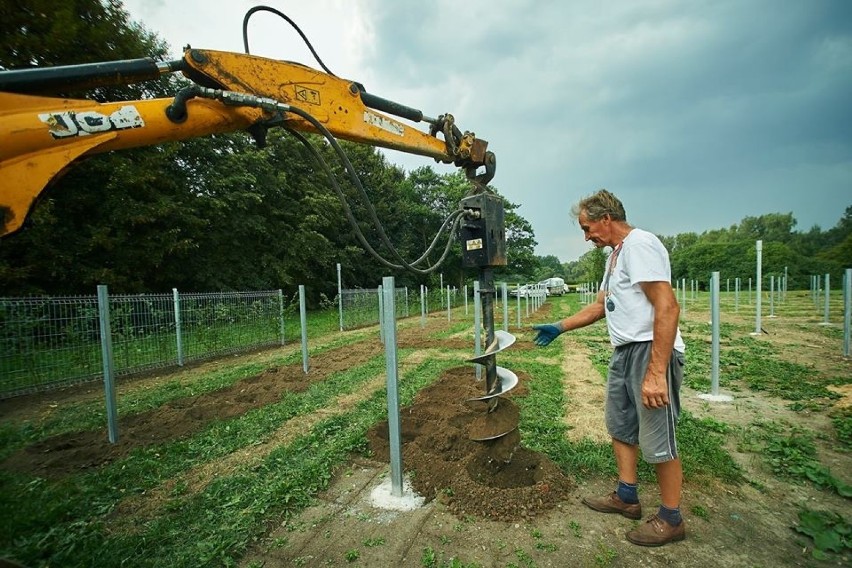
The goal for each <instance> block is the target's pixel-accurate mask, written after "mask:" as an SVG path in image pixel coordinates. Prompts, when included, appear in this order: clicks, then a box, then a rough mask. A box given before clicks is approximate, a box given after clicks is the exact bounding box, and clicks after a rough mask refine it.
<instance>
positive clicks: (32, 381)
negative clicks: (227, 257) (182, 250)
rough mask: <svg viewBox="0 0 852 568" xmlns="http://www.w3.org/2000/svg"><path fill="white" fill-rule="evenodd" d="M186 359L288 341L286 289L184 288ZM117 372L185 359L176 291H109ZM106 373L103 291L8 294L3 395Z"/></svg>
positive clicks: (0, 306)
mask: <svg viewBox="0 0 852 568" xmlns="http://www.w3.org/2000/svg"><path fill="white" fill-rule="evenodd" d="M178 304H179V306H180V308H179V309H180V324H181V325H180V332H181V337H180V340H181V341H180V343H181V345H182V355H183V360H182V361H181V362H186V361H198V360H201V359H206V358H210V357H215V356H220V355H227V354H231V353H236V352H240V351H246V350H249V349H257V348H263V347H269V346H272V345H278V344H281V343H283V338H282V336H281V330H282V329H283V321H282V317H283V315H282V312H283V310H282V306H281V298H280V293H279V292H278V291H267V292H229V293H204V294H180V295H178ZM109 312H110V328H111V332H112V351H113V359H114V361H113V368H114V369H115V374H116V376H122V375H128V374H132V373H138V372H141V371H146V370H150V369H155V368H160V367H170V366H174V365H177V364H178V363H179V361H178V348H177V345H178V336H177V332H178V328H177V326H176V323H175V301H174V296H173V295H172V294H144V295H116V296H110V297H109ZM102 377H103V360H102V356H101V348H100V335H99V325H98V302H97V297H95V296H91V297H89V296H81V297H47V298H0V399H2V398H8V397H11V396H18V395H22V394H29V393H33V392H39V391H44V390H48V389H51V388H58V387H64V386H69V385H72V384H77V383H82V382H88V381H93V380H97V379H100V378H102Z"/></svg>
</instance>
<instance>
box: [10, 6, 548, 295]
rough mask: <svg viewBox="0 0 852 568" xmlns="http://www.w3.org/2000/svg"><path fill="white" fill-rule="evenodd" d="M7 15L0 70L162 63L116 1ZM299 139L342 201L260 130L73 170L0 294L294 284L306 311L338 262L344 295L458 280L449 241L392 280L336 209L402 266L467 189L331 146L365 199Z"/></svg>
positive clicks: (170, 86)
mask: <svg viewBox="0 0 852 568" xmlns="http://www.w3.org/2000/svg"><path fill="white" fill-rule="evenodd" d="M22 4H23V6H22V8H21V9H20V10H19V9H17V8H16V9H12V10H8V9H6V8H4V9H3V13H2V15H3V16H4V18H2V19H0V20H2V21H0V30H2V34H0V35H2V39H0V41H2V42H3V44H5V45H4V46H3V47H4V48H5V49H3V50H2V52H0V58H2V59H0V64H2V65H3V66H4V67H6V68H16V69H20V68H26V67H34V66H51V65H64V64H79V63H87V62H99V61H113V60H119V59H129V58H137V57H142V56H148V57H152V58H154V59H158V60H161V59H164V58H165V56H166V53H167V47H166V46H165V45H164V44H163V42H162V41H161V40H159V38H158V37H157V36H156V34H154V33H151V32H149V31H147V30H145V29H144V28H142V27H140V26H138V25H136V24H135V23H133V22H131V21H129V19H128V15H127V13H126V12H125V11H124V9H123V7H122V5H121V3H120V2H115V1H111V2H100V1H98V0H77V1H75V2H69V3H62V4H59V5H54V4H50V3H44V2H38V1H31V2H26V1H25V2H23V3H22ZM16 6H17V5H16ZM7 11H8V13H6V12H7ZM5 16H8V18H5ZM180 86H181V85H180V79H178V78H174V77H170V78H164V79H162V80H159V81H154V82H146V83H144V84H140V85H128V86H119V87H109V88H99V89H97V90H94V91H87V92H84V93H74V92H68V93H60V95H62V96H68V97H78V98H79V97H86V98H91V99H94V100H99V101H105V100H135V99H139V98H151V97H168V96H171V95H173V94H174V93H176V92H177V90H178V89H179V88H180ZM306 138H307V140H308V142H310V143H311V145H312V146H313V148H314V149H315V150H316V151H317V152H318V153H319V155H320V156H322V158H323V159H324V160H325V162H326V163H327V164H329V165H330V166H331V170H332V172H333V174H334V176H335V179H336V180H337V181H338V183H339V185H340V188H341V190H342V194H343V196H344V198H345V201H346V204H344V202H343V200H342V199H340V198H339V196H338V195H337V194H336V193H335V192H334V191H333V190H332V185H331V183H330V181H329V178H328V176H327V174H326V171H325V170H324V169H323V167H321V165H320V163H319V162H318V161H317V160H316V159H315V157H314V155H313V154H312V153H311V152H310V150H309V149H308V148H306V147H305V145H303V143H302V142H301V141H300V140H297V139H296V138H295V137H294V136H292V135H291V134H290V133H289V132H287V131H285V130H283V129H274V130H270V131H269V132H268V135H267V137H266V141H265V145H264V147H262V148H260V147H258V145H257V144H255V142H254V141H253V139H252V138H251V137H250V136H249V135H248V134H246V133H243V132H234V133H228V134H221V135H215V136H210V137H204V138H197V139H192V140H188V141H184V142H174V143H166V144H162V145H158V146H156V147H148V148H139V149H134V150H127V151H121V152H112V153H109V154H106V155H99V156H94V157H91V158H89V159H88V160H86V161H85V162H83V163H79V164H76V165H75V166H73V167H72V168H70V169H69V170H68V171H67V172H66V173H65V175H64V176H63V177H62V178H61V179H60V180H58V181H57V182H56V183H55V184H54V185H53V187H51V188H50V189H49V190H48V191H47V192H46V193H45V194H44V195H43V198H42V199H41V200H40V203H39V204H38V205H37V207H36V208H35V209H34V211H33V213H32V214H31V216H30V218H29V220H28V221H27V223H26V225H25V227H24V229H23V230H22V231H20V232H19V233H17V234H15V235H13V236H11V237H8V238H6V239H4V240H3V242H2V243H0V289H2V291H3V292H2V293H3V294H4V295H44V294H47V295H58V294H62V295H67V294H91V293H92V291H93V290H94V289H95V287H96V285H98V284H106V285H108V286H109V287H110V290H111V291H113V292H115V293H138V292H164V291H169V290H171V289H172V288H178V289H180V290H184V291H218V290H259V289H277V288H282V289H284V290H285V291H287V292H288V293H290V292H292V291H294V290H295V289H296V287H297V286H298V285H299V284H307V285H309V288H310V291H309V295H311V296H312V297H311V298H310V299H311V300H316V299H317V297H319V296H321V295H323V294H325V295H333V294H334V293H335V292H336V288H337V272H336V264H338V263H339V264H340V265H341V266H342V279H343V282H344V285H345V286H346V287H375V286H376V285H377V284H378V283H379V282H380V281H381V277H382V276H383V275H389V274H393V275H394V276H396V277H397V282H398V284H399V285H400V286H411V287H417V286H418V285H419V284H426V285H429V286H432V287H437V285H438V282H439V280H443V281H444V282H445V283H448V284H452V285H461V284H462V283H463V282H464V280H465V276H466V275H465V274H464V273H463V271H462V268H461V249H460V247H459V246H458V244H455V245H454V246H453V247H452V249H451V251H450V254H449V255H448V257H447V258H446V260H445V262H444V263H443V264H442V265H441V266H440V268H438V269H437V270H436V271H435V272H434V274H433V275H431V276H418V275H415V274H412V273H407V272H400V271H397V272H396V273H395V274H394V272H393V271H392V270H389V269H388V268H387V267H385V266H384V265H382V264H381V263H380V262H379V261H378V260H377V259H376V258H374V257H373V256H372V255H370V254H367V252H366V251H365V249H364V247H363V246H362V245H361V243H360V242H359V241H358V239H357V238H356V236H355V230H354V229H353V227H351V226H350V224H349V223H348V222H347V217H346V215H345V212H344V209H345V207H349V208H350V209H351V211H352V213H353V215H354V217H355V219H357V223H358V225H359V228H360V230H361V232H362V233H363V234H364V236H365V237H366V239H367V241H368V242H369V243H370V244H371V245H372V247H373V248H375V249H376V250H377V251H378V252H379V254H381V255H382V256H384V257H385V258H388V259H392V258H393V257H392V255H391V254H390V251H389V250H388V249H387V248H386V247H382V246H381V241H380V239H379V235H378V232H379V231H378V230H377V228H376V227H375V226H374V225H371V224H370V223H369V222H368V219H370V215H369V214H368V208H369V207H371V206H372V207H374V208H375V211H376V215H377V216H378V218H379V219H380V221H381V225H382V228H383V230H384V232H385V233H386V234H387V235H388V236H389V237H390V240H391V241H392V245H393V247H394V248H396V249H397V250H398V251H399V253H400V254H401V256H402V257H403V258H404V259H406V260H407V261H413V260H414V259H416V258H418V257H419V256H420V255H421V254H422V253H423V252H424V251H425V250H426V249H427V248H428V246H429V244H430V243H431V242H432V240H433V238H434V237H435V236H436V234H438V233H439V231H440V229H441V226H442V224H443V223H444V220H445V219H446V218H447V216H448V215H450V213H452V212H453V211H454V210H456V209H458V203H459V200H460V199H461V198H462V197H463V196H465V195H466V194H467V193H468V192H469V191H470V190H471V185H470V184H469V182H468V181H467V180H466V179H465V178H464V175H463V174H462V173H461V172H459V171H454V170H455V168H453V167H452V166H442V167H441V169H442V171H436V170H435V169H433V167H432V166H431V165H424V166H423V167H420V168H418V169H416V170H414V171H411V172H405V171H403V170H402V169H401V168H399V167H398V166H396V165H394V164H391V163H389V162H388V161H387V160H386V158H385V157H384V155H383V154H382V153H380V152H379V151H378V150H377V149H376V148H373V147H370V146H365V145H359V144H354V143H346V142H341V145H342V146H343V148H344V150H345V151H346V153H347V155H348V157H349V159H350V161H351V162H352V164H353V165H354V167H355V170H356V171H357V172H358V176H359V178H360V180H361V181H362V183H363V186H364V188H365V190H366V194H367V200H366V201H365V200H364V199H363V198H362V196H361V194H360V193H359V192H358V191H356V188H355V187H354V186H353V184H352V183H351V182H350V181H349V179H348V178H347V177H346V176H345V175H344V170H343V168H342V166H341V165H340V164H339V162H338V159H337V158H336V156H335V155H334V153H333V152H332V150H331V148H330V147H329V145H328V144H327V143H325V141H324V140H322V139H321V138H320V137H318V136H310V135H308V136H306ZM424 163H428V159H426V158H424ZM491 189H492V190H494V191H495V192H497V189H496V188H493V187H492V188H491ZM7 190H8V189H7ZM505 206H506V228H507V241H508V244H509V247H510V248H511V249H512V251H513V257H514V258H513V267H512V269H513V270H517V271H521V272H529V271H530V270H531V266H532V263H533V261H534V253H533V247H534V246H535V244H536V243H535V240H534V235H533V231H532V227H531V226H530V224H529V222H528V221H526V220H525V219H524V218H523V217H521V216H520V215H518V214H517V213H516V209H517V206H516V205H514V204H512V203H509V202H505ZM443 233H444V234H443V235H442V236H441V238H440V240H439V244H438V246H436V247H435V249H434V251H433V252H432V253H430V254H429V255H428V256H427V258H426V260H425V262H424V263H423V264H422V265H421V266H420V268H424V267H428V266H433V265H435V264H436V263H437V261H438V260H439V258H440V257H441V254H442V253H443V250H444V243H445V242H446V241H447V239H454V235H451V234H449V231H444V232H443ZM467 276H468V277H470V275H467Z"/></svg>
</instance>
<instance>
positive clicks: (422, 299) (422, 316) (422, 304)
mask: <svg viewBox="0 0 852 568" xmlns="http://www.w3.org/2000/svg"><path fill="white" fill-rule="evenodd" d="M423 288H424V286H423V284H421V285H420V328H421V329H422V328H424V327H426V296H425V294H424V292H423Z"/></svg>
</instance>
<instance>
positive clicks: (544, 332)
mask: <svg viewBox="0 0 852 568" xmlns="http://www.w3.org/2000/svg"><path fill="white" fill-rule="evenodd" d="M533 329H534V330H536V332H537V333H536V335H535V338H533V342H534V343H535V344H536V345H538V346H539V347H544V346H545V345H550V342H551V341H553V340H554V339H556V338H557V337H559V335H561V334H562V331H563V330H562V322H556V323H544V324H540V325H534V326H533Z"/></svg>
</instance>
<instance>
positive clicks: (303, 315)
mask: <svg viewBox="0 0 852 568" xmlns="http://www.w3.org/2000/svg"><path fill="white" fill-rule="evenodd" d="M299 321H300V324H301V326H302V370H303V371H304V372H305V374H306V375H307V374H308V316H307V308H306V306H305V285H304V284H299Z"/></svg>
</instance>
